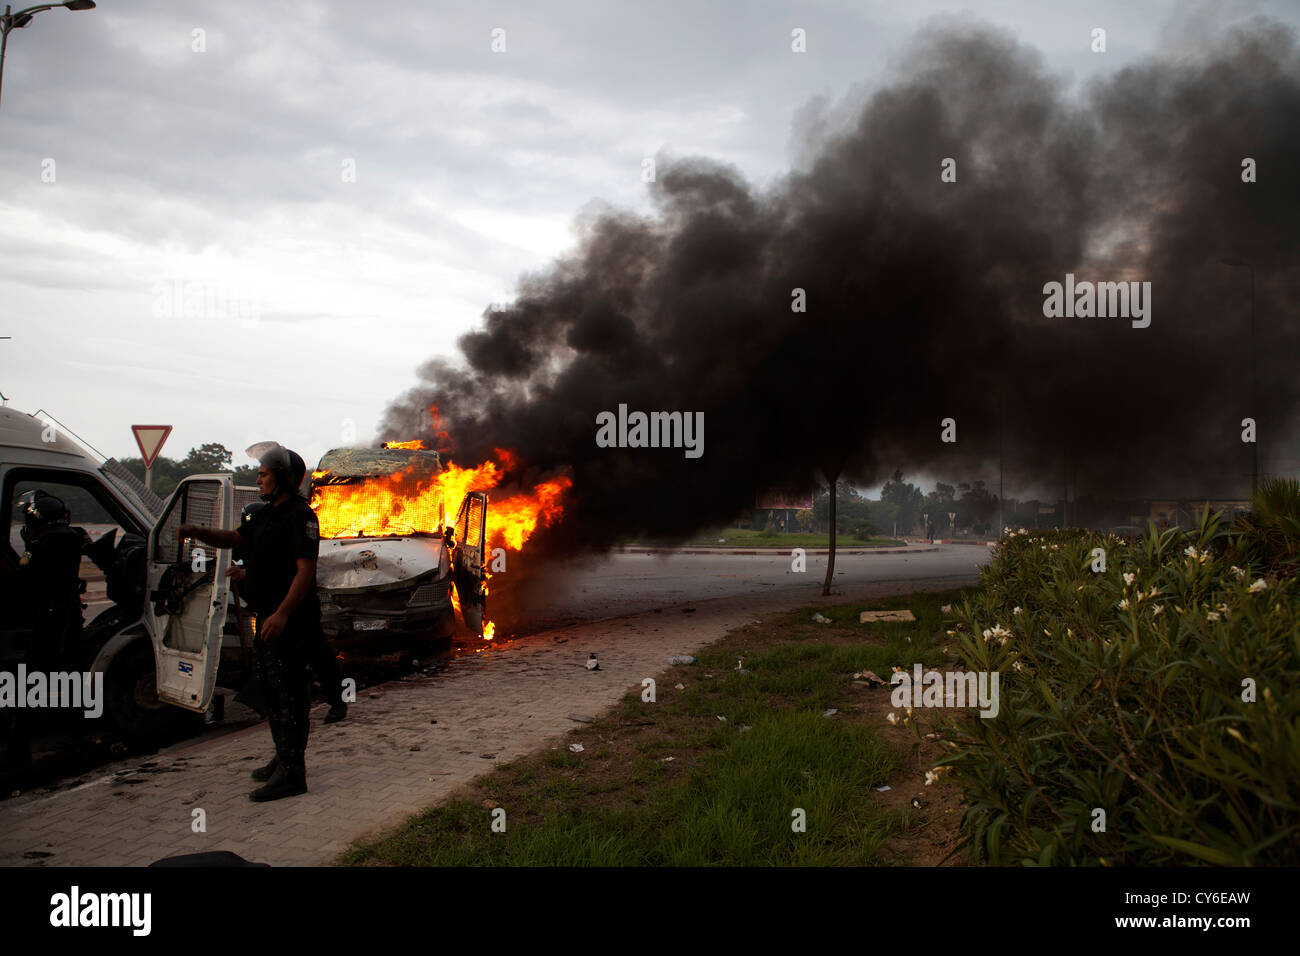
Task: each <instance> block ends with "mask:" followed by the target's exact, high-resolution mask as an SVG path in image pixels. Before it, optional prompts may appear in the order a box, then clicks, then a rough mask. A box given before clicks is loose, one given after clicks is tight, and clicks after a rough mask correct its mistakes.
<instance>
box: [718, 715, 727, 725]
mask: <svg viewBox="0 0 1300 956" xmlns="http://www.w3.org/2000/svg"><path fill="white" fill-rule="evenodd" d="M718 720H720V721H722V722H723V723H724V724H725V723H726V722H727V718H726V717H723V716H722V715H721V714H718Z"/></svg>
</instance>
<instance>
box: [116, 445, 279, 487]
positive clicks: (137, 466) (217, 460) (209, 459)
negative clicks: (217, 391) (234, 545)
mask: <svg viewBox="0 0 1300 956" xmlns="http://www.w3.org/2000/svg"><path fill="white" fill-rule="evenodd" d="M233 459H234V455H233V453H232V452H231V451H230V449H229V448H227V447H226V446H225V445H221V444H218V443H217V442H207V443H205V444H202V445H199V446H198V447H197V448H191V449H190V450H189V451H188V452H187V453H186V455H185V457H184V458H182V459H180V460H179V461H177V460H176V459H175V458H167V457H164V456H162V455H159V456H158V458H156V459H155V460H154V463H153V478H152V482H151V487H152V489H153V492H154V494H156V495H158V496H159V497H160V498H166V497H167V496H168V495H170V494H171V493H172V492H173V491H175V490H176V486H177V485H178V484H180V482H181V479H182V478H186V477H188V476H190V475H211V474H228V475H234V477H235V484H237V485H254V484H256V483H257V467H256V466H255V465H240V466H239V467H238V468H231V467H230V465H231V462H232V461H233ZM120 460H121V462H122V465H123V466H124V467H125V468H126V469H127V470H128V471H129V472H131V473H132V474H133V475H135V476H136V477H137V478H139V479H140V480H141V481H144V459H142V458H122V459H120Z"/></svg>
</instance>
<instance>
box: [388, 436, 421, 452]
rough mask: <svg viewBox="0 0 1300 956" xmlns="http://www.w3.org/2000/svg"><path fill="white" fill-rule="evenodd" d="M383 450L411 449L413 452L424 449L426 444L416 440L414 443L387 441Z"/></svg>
mask: <svg viewBox="0 0 1300 956" xmlns="http://www.w3.org/2000/svg"><path fill="white" fill-rule="evenodd" d="M381 447H383V448H409V449H410V450H412V451H420V450H421V449H422V448H424V442H422V441H420V439H418V438H416V439H415V440H413V441H386V442H384V444H383V445H382V446H381Z"/></svg>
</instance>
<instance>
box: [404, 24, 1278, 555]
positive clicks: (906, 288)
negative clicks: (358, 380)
mask: <svg viewBox="0 0 1300 956" xmlns="http://www.w3.org/2000/svg"><path fill="white" fill-rule="evenodd" d="M901 62H903V63H905V64H906V66H905V67H903V68H901V69H900V71H899V72H897V73H896V74H895V75H894V76H893V77H892V79H891V80H890V81H889V82H888V83H887V84H886V85H884V86H883V87H881V88H879V89H878V90H876V91H875V92H874V93H873V94H871V95H870V96H869V98H867V99H865V100H864V101H863V103H862V105H861V107H860V108H859V109H858V110H857V111H856V115H855V118H854V120H853V121H852V122H850V123H847V124H841V125H840V126H839V127H838V128H831V124H830V122H829V121H828V118H827V117H828V114H827V113H826V112H824V111H822V112H818V111H817V110H816V109H813V110H810V111H809V112H808V113H806V114H805V115H804V116H803V118H802V120H801V122H800V128H801V129H802V130H804V132H803V133H801V134H800V135H803V136H805V137H807V138H808V141H807V142H806V143H805V144H804V149H803V155H804V156H806V157H807V158H806V159H805V160H804V161H802V162H801V164H800V167H799V168H798V169H795V170H793V171H791V172H790V173H789V174H788V176H786V177H785V178H783V179H782V180H781V181H780V182H779V183H777V184H776V185H774V186H771V187H768V188H765V189H759V188H756V187H754V186H751V185H750V184H748V183H747V182H746V181H745V180H744V179H743V177H742V176H741V175H740V174H739V173H738V172H737V171H736V170H734V169H732V168H729V167H727V166H725V165H723V164H720V163H717V162H714V161H712V160H709V159H707V158H688V159H669V158H664V157H660V158H659V161H658V170H657V180H656V181H655V182H654V183H651V184H649V185H648V188H649V190H650V192H651V195H652V197H653V201H654V213H653V215H650V216H647V217H642V216H638V215H634V214H632V213H629V212H625V211H618V210H605V211H603V212H600V213H598V214H593V215H590V216H588V217H587V218H585V219H584V220H583V222H582V224H581V240H580V244H579V247H578V249H577V250H576V252H575V253H574V254H573V255H572V256H570V257H568V258H566V259H564V260H562V261H560V262H558V263H557V264H556V265H555V266H554V267H553V268H551V269H549V270H548V271H544V272H542V273H539V274H533V275H528V276H526V277H524V278H523V279H522V280H521V282H520V285H519V295H518V298H517V299H516V301H514V302H513V303H512V304H511V305H510V306H509V307H508V308H506V309H504V310H503V311H495V312H487V313H485V315H484V319H483V325H482V329H481V330H480V331H475V332H473V333H470V334H468V335H466V336H464V337H463V338H462V339H461V340H460V347H461V350H462V352H463V354H464V362H463V363H459V364H455V363H450V362H446V361H443V360H438V359H435V360H432V361H429V362H428V363H427V364H425V365H424V366H423V367H422V368H421V369H420V376H421V378H422V380H423V381H424V382H425V383H427V384H424V385H422V386H420V387H418V388H416V389H415V390H413V391H412V392H410V393H409V394H407V395H405V396H404V397H402V398H401V399H400V400H399V401H397V402H396V403H395V404H394V405H393V406H392V407H391V408H390V409H389V410H388V412H387V414H386V418H385V421H384V423H383V429H382V430H383V435H384V436H385V437H394V438H408V437H411V436H412V435H420V434H424V435H428V434H431V427H430V421H429V416H428V412H427V409H428V408H429V406H430V405H433V404H436V405H437V406H438V408H439V410H440V412H441V413H442V415H443V416H444V418H445V420H446V423H447V427H448V430H449V431H450V434H451V437H452V441H453V445H454V453H453V456H452V457H453V458H454V459H456V460H458V461H459V460H461V459H464V460H465V461H466V463H468V461H469V460H471V459H473V460H478V459H479V458H481V457H482V456H485V455H488V454H491V450H492V448H494V447H506V448H510V449H513V450H515V451H517V452H518V454H519V456H520V458H521V459H522V461H524V462H526V463H527V465H528V466H529V468H530V469H531V471H530V474H529V476H528V477H529V478H535V477H538V476H543V475H546V474H548V473H551V472H553V471H555V470H557V469H567V470H568V471H569V473H570V474H571V475H572V477H573V480H574V486H573V488H572V489H571V492H570V494H569V496H568V499H567V502H568V503H567V508H566V512H565V516H564V518H563V520H562V521H561V522H560V523H559V524H557V525H556V526H554V527H552V528H550V529H547V530H546V531H544V532H542V533H539V535H538V536H537V538H536V539H534V540H535V543H537V544H538V545H540V546H542V547H543V548H546V549H551V548H564V549H566V550H569V549H575V548H576V549H578V550H587V549H590V550H600V549H602V548H604V547H607V546H608V545H610V544H612V543H613V542H615V541H617V540H619V539H622V538H626V537H628V536H655V537H658V538H661V539H671V538H673V537H674V536H685V535H687V534H689V533H691V532H692V531H695V530H697V529H699V528H701V527H705V526H709V525H711V524H716V523H719V522H723V521H726V520H729V519H731V518H733V517H734V516H735V515H736V514H737V513H738V512H740V511H742V510H744V509H745V508H747V507H750V506H752V504H753V500H754V495H755V494H756V493H757V492H760V491H762V490H764V489H767V488H770V487H773V486H793V487H804V488H807V487H810V486H811V485H812V483H813V482H814V481H815V480H817V479H818V478H819V477H820V476H821V475H822V474H824V473H832V474H834V473H838V474H840V476H841V477H842V478H854V479H858V480H860V481H862V482H867V481H870V480H873V479H874V480H877V481H878V480H881V479H883V478H884V477H886V476H887V475H888V474H889V473H890V472H891V471H892V470H893V469H894V468H896V467H901V468H903V469H904V470H908V471H915V470H917V469H925V470H926V471H928V472H929V473H932V474H934V473H946V474H950V475H959V476H960V477H966V478H970V477H985V478H986V479H988V478H992V479H994V486H995V487H996V481H995V479H996V458H997V454H998V448H999V426H1000V423H1001V422H1002V421H1003V420H1005V433H1004V434H1005V439H1004V441H1005V446H1004V447H1005V454H1006V458H1007V467H1008V474H1009V476H1012V478H1013V479H1014V480H1016V481H1019V482H1021V486H1020V487H1021V490H1023V489H1024V488H1026V487H1028V486H1029V485H1030V484H1032V483H1033V482H1035V481H1037V482H1038V483H1039V487H1046V486H1048V485H1051V483H1052V481H1053V480H1054V479H1053V478H1052V476H1053V475H1058V474H1059V472H1060V467H1061V462H1062V458H1063V456H1067V457H1068V460H1069V461H1070V463H1071V467H1072V468H1074V469H1075V471H1076V473H1077V475H1078V482H1079V485H1078V487H1079V490H1080V491H1081V492H1082V493H1085V494H1087V493H1089V492H1095V493H1114V494H1125V493H1128V494H1148V495H1167V494H1171V493H1175V492H1176V491H1184V492H1186V493H1188V494H1195V493H1200V494H1224V493H1230V494H1233V493H1235V494H1240V493H1241V492H1242V491H1243V489H1244V488H1246V487H1248V482H1249V472H1250V464H1249V463H1250V455H1251V450H1250V446H1248V445H1244V444H1243V443H1242V441H1241V430H1242V429H1241V420H1242V419H1243V418H1244V417H1246V416H1248V415H1250V416H1253V417H1255V418H1256V419H1257V420H1258V427H1259V433H1260V436H1261V440H1262V442H1263V449H1264V455H1265V466H1264V467H1265V471H1268V470H1270V459H1271V458H1272V457H1274V456H1276V457H1277V459H1278V460H1279V462H1280V463H1279V464H1278V466H1277V468H1276V470H1281V468H1283V467H1294V463H1289V464H1288V463H1286V462H1285V461H1282V459H1286V458H1294V457H1296V451H1295V448H1294V444H1292V446H1290V447H1286V446H1284V444H1283V438H1282V437H1281V436H1283V435H1284V434H1288V433H1289V434H1291V435H1294V433H1295V424H1296V417H1295V409H1296V407H1297V389H1298V388H1300V384H1298V382H1300V379H1298V378H1297V375H1296V362H1295V358H1296V356H1297V354H1298V353H1297V348H1296V346H1297V337H1298V332H1300V323H1298V321H1297V310H1296V298H1297V281H1296V280H1297V271H1296V263H1297V255H1296V252H1297V249H1296V247H1297V243H1300V186H1298V185H1297V179H1296V177H1295V175H1294V172H1295V162H1296V157H1297V156H1300V123H1296V122H1295V119H1296V117H1297V116H1300V57H1298V56H1297V43H1296V37H1295V35H1294V34H1293V33H1292V32H1290V31H1289V30H1287V29H1285V28H1282V27H1280V26H1278V25H1276V24H1267V23H1264V24H1256V25H1255V26H1253V27H1252V28H1251V29H1250V31H1249V32H1240V33H1235V34H1230V35H1228V36H1225V37H1224V38H1223V39H1222V40H1221V41H1219V45H1218V46H1216V47H1215V48H1213V49H1209V50H1204V51H1202V52H1201V53H1200V54H1199V56H1198V57H1197V58H1182V59H1178V60H1169V61H1162V60H1155V59H1153V60H1150V61H1147V62H1143V63H1140V64H1138V65H1135V66H1130V67H1129V68H1126V69H1124V70H1122V71H1119V72H1116V73H1114V74H1112V75H1110V76H1109V77H1107V78H1105V79H1103V80H1101V81H1099V82H1097V83H1095V84H1094V85H1091V86H1089V87H1087V88H1086V89H1083V90H1077V89H1075V88H1073V87H1071V86H1069V85H1068V84H1067V83H1065V82H1064V81H1063V80H1061V79H1060V78H1059V77H1057V76H1055V75H1054V74H1053V72H1052V71H1051V69H1050V68H1049V66H1048V65H1046V64H1044V62H1043V61H1042V59H1041V58H1040V56H1039V55H1038V54H1037V53H1035V52H1034V51H1033V50H1031V49H1029V48H1026V47H1024V46H1022V45H1020V44H1018V43H1017V41H1016V40H1015V39H1014V38H1013V37H1010V36H1008V35H1006V34H1004V33H1000V32H995V31H992V30H983V29H979V28H972V27H969V26H964V27H963V28H962V30H961V31H960V32H957V31H952V30H947V29H935V30H930V31H927V32H924V33H922V34H920V35H918V36H917V37H916V39H915V40H914V46H913V49H912V50H911V51H910V53H909V54H908V55H907V56H906V57H904V58H903V59H902V60H901ZM810 130H815V131H816V132H808V131H810ZM1247 157H1249V158H1250V159H1252V160H1254V162H1255V164H1256V168H1257V177H1258V181H1257V182H1253V183H1248V182H1243V160H1245V159H1246V158H1247ZM947 158H951V159H953V160H955V167H954V168H955V182H945V181H943V178H942V177H941V173H942V172H943V161H944V160H945V159H947ZM1225 257H1233V258H1235V259H1238V260H1241V261H1242V262H1247V263H1250V264H1252V265H1253V267H1254V275H1255V283H1256V297H1257V299H1256V309H1257V315H1258V395H1259V400H1258V402H1257V403H1255V404H1254V405H1252V403H1251V394H1250V388H1251V376H1250V355H1251V343H1250V281H1251V279H1250V272H1249V270H1248V269H1246V268H1242V267H1236V268H1234V267H1231V266H1228V265H1224V264H1223V263H1222V261H1221V260H1222V259H1224V258H1225ZM1067 275H1072V276H1073V277H1074V280H1075V281H1076V282H1078V283H1082V282H1085V281H1087V282H1137V283H1144V282H1149V283H1150V287H1149V289H1150V297H1149V300H1148V301H1147V302H1146V303H1145V306H1146V307H1147V308H1149V311H1148V313H1147V318H1149V320H1150V325H1149V326H1148V327H1145V328H1141V327H1134V323H1133V322H1132V321H1130V319H1129V318H1127V317H1114V316H1108V317H1105V318H1102V317H1098V316H1097V315H1095V314H1094V315H1093V316H1091V317H1080V316H1078V315H1075V316H1073V317H1070V316H1060V317H1048V316H1046V315H1045V314H1044V302H1045V300H1046V296H1045V295H1044V286H1045V284H1047V283H1049V282H1058V283H1062V284H1064V283H1065V282H1066V277H1067ZM795 290H803V296H804V297H805V299H806V311H796V310H795V309H794V308H792V306H793V305H794V304H795V303H796V302H797V301H798V294H797V293H796V292H795ZM1094 311H1096V308H1095V307H1094ZM620 404H626V405H627V407H628V408H629V409H632V410H642V411H647V412H649V411H680V412H683V413H686V412H691V413H695V412H702V413H703V416H704V424H705V433H704V453H703V455H702V456H700V457H698V458H689V457H687V456H685V455H684V454H683V453H682V450H681V449H680V448H678V449H665V448H602V447H598V445H597V442H596V431H597V428H596V419H597V416H598V415H599V414H600V413H601V412H603V411H611V412H617V409H618V406H619V405H620ZM1003 416H1005V419H1004V417H1003ZM949 417H950V418H953V419H955V420H956V437H957V441H956V443H955V444H944V443H942V442H941V441H940V434H941V425H940V423H941V420H942V419H944V418H949ZM1288 430H1289V431H1288ZM1292 441H1293V440H1292ZM990 462H992V465H991V466H990V464H989V463H990ZM981 467H982V468H983V471H977V470H976V469H979V468H981ZM990 467H991V468H992V470H991V471H990ZM1052 487H1056V488H1059V481H1058V482H1057V483H1056V484H1055V485H1052ZM530 547H531V546H530Z"/></svg>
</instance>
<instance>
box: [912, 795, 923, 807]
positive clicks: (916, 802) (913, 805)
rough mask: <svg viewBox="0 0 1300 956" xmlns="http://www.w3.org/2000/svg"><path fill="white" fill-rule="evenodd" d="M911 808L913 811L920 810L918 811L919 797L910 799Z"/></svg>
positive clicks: (919, 805)
mask: <svg viewBox="0 0 1300 956" xmlns="http://www.w3.org/2000/svg"><path fill="white" fill-rule="evenodd" d="M912 807H913V808H914V809H917V810H920V809H921V798H920V797H913V798H912Z"/></svg>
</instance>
